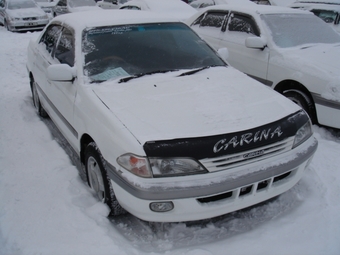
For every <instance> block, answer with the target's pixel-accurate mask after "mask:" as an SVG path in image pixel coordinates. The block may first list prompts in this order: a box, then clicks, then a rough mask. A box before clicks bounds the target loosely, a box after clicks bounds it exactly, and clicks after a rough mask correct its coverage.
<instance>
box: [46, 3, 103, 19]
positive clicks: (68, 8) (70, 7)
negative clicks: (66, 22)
mask: <svg viewBox="0 0 340 255" xmlns="http://www.w3.org/2000/svg"><path fill="white" fill-rule="evenodd" d="M95 10H101V8H100V7H98V6H97V3H96V2H95V1H94V0H59V1H58V3H57V4H56V5H55V6H54V8H53V16H54V17H56V16H58V15H61V14H66V13H72V12H79V11H95Z"/></svg>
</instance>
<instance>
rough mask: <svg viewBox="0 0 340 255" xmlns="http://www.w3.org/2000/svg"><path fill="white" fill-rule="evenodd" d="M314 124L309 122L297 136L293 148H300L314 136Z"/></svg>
mask: <svg viewBox="0 0 340 255" xmlns="http://www.w3.org/2000/svg"><path fill="white" fill-rule="evenodd" d="M312 133H313V132H312V124H311V122H310V121H307V122H306V124H304V125H303V126H302V127H301V128H300V129H299V130H298V131H297V132H296V134H295V139H294V144H293V148H295V147H297V146H299V145H300V144H302V143H303V142H304V141H306V140H307V139H308V138H309V137H311V136H312Z"/></svg>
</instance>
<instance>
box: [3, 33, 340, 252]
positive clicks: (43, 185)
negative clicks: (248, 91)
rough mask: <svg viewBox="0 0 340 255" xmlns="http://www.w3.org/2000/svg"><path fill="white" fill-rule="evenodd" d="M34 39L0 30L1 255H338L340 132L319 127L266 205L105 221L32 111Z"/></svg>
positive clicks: (50, 130) (57, 140)
mask: <svg viewBox="0 0 340 255" xmlns="http://www.w3.org/2000/svg"><path fill="white" fill-rule="evenodd" d="M37 36H38V32H35V33H10V32H7V31H6V30H5V28H4V27H0V255H20V254H25V255H28V254H29V255H31V254H32V255H33V254H42V255H50V254H51V255H52V254H53V255H68V254H69V255H78V254H79V255H86V254H89V255H91V254H96V255H101V254H103V255H104V254H105V255H106V254H114V255H120V254H122V255H124V254H127V255H139V254H141V255H142V254H153V255H157V254H167V255H169V254H174V255H179V254H187V255H212V254H221V255H222V254H223V255H224V254H233V255H236V254H252V255H255V254H261V255H264V254H270V255H271V254H290V255H293V254H301V255H304V254H308V255H312V254H318V255H319V254H325V255H328V254H329V255H330V254H334V255H339V254H340V213H339V212H340V153H339V152H340V138H339V133H338V132H339V131H338V132H337V134H334V132H331V131H330V130H328V129H325V128H320V127H317V126H315V127H314V131H315V135H316V137H317V139H318V140H319V148H318V150H317V152H316V154H315V157H314V159H313V161H312V164H311V165H310V167H309V169H307V170H306V172H305V174H304V177H303V178H302V180H301V181H300V182H299V183H298V184H297V185H296V186H295V187H294V188H293V189H291V190H290V191H288V192H286V193H285V194H283V195H281V196H280V197H278V198H276V199H274V200H271V201H269V202H267V203H264V204H261V205H258V206H255V207H252V208H249V209H246V210H242V211H239V212H235V213H231V214H228V215H225V216H222V217H218V218H216V219H212V220H206V221H201V222H194V223H190V224H189V223H187V224H185V223H171V224H170V223H167V224H149V223H146V222H143V221H140V220H138V219H136V218H135V217H133V216H131V215H125V216H122V217H118V218H114V219H108V218H107V217H106V215H107V213H108V209H107V208H106V206H105V205H103V204H101V203H100V202H97V200H96V199H95V197H94V195H93V194H92V193H91V191H90V189H89V188H88V187H87V186H86V185H85V184H84V182H83V181H82V179H81V178H80V176H79V174H78V170H77V167H76V166H74V165H73V164H72V160H71V158H72V154H71V153H70V151H69V150H68V148H67V144H65V141H64V140H63V139H62V137H60V136H59V134H58V132H57V131H56V129H55V127H54V125H53V123H51V121H50V120H43V121H42V120H41V119H40V118H39V117H38V116H37V114H36V113H35V110H34V108H33V105H32V99H31V93H30V89H29V81H28V77H27V72H26V67H25V64H26V48H27V45H28V42H29V40H30V39H31V38H36V37H37Z"/></svg>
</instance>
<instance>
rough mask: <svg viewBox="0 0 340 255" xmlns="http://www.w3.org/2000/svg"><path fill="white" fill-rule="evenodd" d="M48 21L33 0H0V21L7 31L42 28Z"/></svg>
mask: <svg viewBox="0 0 340 255" xmlns="http://www.w3.org/2000/svg"><path fill="white" fill-rule="evenodd" d="M48 22H49V18H48V16H47V14H46V13H45V12H44V11H43V10H42V9H41V8H40V7H39V6H37V4H36V3H35V2H34V1H33V0H0V23H1V24H3V25H4V26H5V27H6V28H7V30H9V31H31V30H42V29H43V28H44V27H45V26H46V24H47V23H48Z"/></svg>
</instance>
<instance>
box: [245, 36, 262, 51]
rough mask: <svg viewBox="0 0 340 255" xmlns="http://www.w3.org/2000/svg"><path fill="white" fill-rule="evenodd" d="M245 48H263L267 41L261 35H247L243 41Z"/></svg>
mask: <svg viewBox="0 0 340 255" xmlns="http://www.w3.org/2000/svg"><path fill="white" fill-rule="evenodd" d="M245 44H246V47H247V48H252V49H264V48H265V47H266V46H267V41H266V40H265V39H264V38H262V37H255V36H254V37H248V38H247V39H246V41H245Z"/></svg>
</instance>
